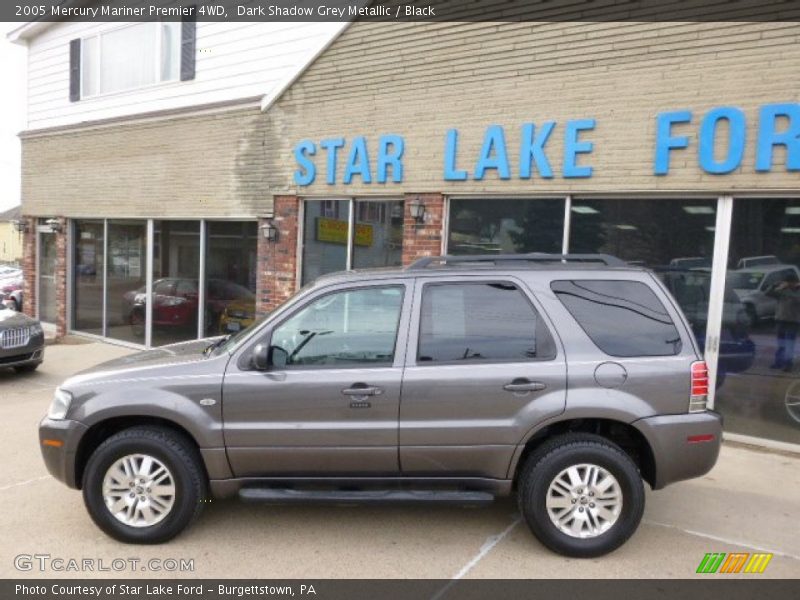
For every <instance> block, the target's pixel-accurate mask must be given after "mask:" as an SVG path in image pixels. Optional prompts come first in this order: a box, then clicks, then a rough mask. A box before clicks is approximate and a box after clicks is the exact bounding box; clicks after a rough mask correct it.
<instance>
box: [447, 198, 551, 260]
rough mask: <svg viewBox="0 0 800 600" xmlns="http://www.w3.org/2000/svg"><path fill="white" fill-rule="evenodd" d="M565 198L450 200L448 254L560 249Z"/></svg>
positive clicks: (508, 252)
mask: <svg viewBox="0 0 800 600" xmlns="http://www.w3.org/2000/svg"><path fill="white" fill-rule="evenodd" d="M563 231H564V199H563V198H555V199H529V200H513V199H507V200H503V199H484V200H466V199H462V200H457V199H453V200H450V228H449V232H448V242H447V253H448V254H460V255H464V254H516V253H525V252H550V253H556V254H560V253H561V246H562V242H563Z"/></svg>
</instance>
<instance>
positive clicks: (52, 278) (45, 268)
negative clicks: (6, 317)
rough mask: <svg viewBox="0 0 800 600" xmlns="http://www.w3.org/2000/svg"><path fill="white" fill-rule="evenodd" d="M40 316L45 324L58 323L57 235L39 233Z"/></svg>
mask: <svg viewBox="0 0 800 600" xmlns="http://www.w3.org/2000/svg"><path fill="white" fill-rule="evenodd" d="M38 266H39V268H38V270H37V271H38V274H39V293H38V295H37V298H38V305H39V306H38V316H39V320H40V321H43V322H45V323H55V322H56V234H55V233H53V232H45V231H41V232H39V265H38Z"/></svg>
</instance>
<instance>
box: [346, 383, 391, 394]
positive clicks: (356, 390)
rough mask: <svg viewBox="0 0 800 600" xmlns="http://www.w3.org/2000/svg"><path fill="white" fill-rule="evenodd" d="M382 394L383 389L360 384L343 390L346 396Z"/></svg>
mask: <svg viewBox="0 0 800 600" xmlns="http://www.w3.org/2000/svg"><path fill="white" fill-rule="evenodd" d="M382 393H383V389H382V388H379V387H378V386H374V385H372V386H371V385H364V384H358V383H355V384H353V386H352V387H349V388H345V389H343V390H342V394H344V395H345V396H380V395H381V394H382Z"/></svg>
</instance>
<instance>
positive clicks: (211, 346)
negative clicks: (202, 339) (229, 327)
mask: <svg viewBox="0 0 800 600" xmlns="http://www.w3.org/2000/svg"><path fill="white" fill-rule="evenodd" d="M229 339H231V334H230V333H229V334H228V335H225V336H222V337H221V338H219V339H218V340H217V341H216V342H211V343H210V344H209V345H208V346H206V349H205V350H203V356H208V355H209V354H211V351H212V350H214V349H215V348H219V347H220V346H221V345H222V344H224V343H225V342H227V341H228V340H229Z"/></svg>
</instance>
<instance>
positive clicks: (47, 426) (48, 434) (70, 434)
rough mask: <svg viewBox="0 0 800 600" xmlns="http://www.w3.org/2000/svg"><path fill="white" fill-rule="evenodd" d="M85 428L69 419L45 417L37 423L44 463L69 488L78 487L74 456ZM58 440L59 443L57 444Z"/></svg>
mask: <svg viewBox="0 0 800 600" xmlns="http://www.w3.org/2000/svg"><path fill="white" fill-rule="evenodd" d="M86 429H87V427H86V425H84V424H83V423H78V422H77V421H70V420H69V419H64V420H60V421H56V420H53V419H48V418H47V417H45V418H44V419H42V422H41V423H39V447H40V448H41V450H42V458H43V459H44V464H45V466H46V467H47V470H48V471H49V472H50V474H51V475H52V476H53V477H55V478H56V479H58V480H59V481H61V482H62V483H65V484H66V485H68V486H69V487H71V488H77V487H79V482H77V481H76V480H75V457H76V454H77V451H78V444H79V443H80V441H81V437H83V434H84V433H86ZM45 440H47V442H46V441H45ZM58 442H60V443H61V445H57V444H58Z"/></svg>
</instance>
